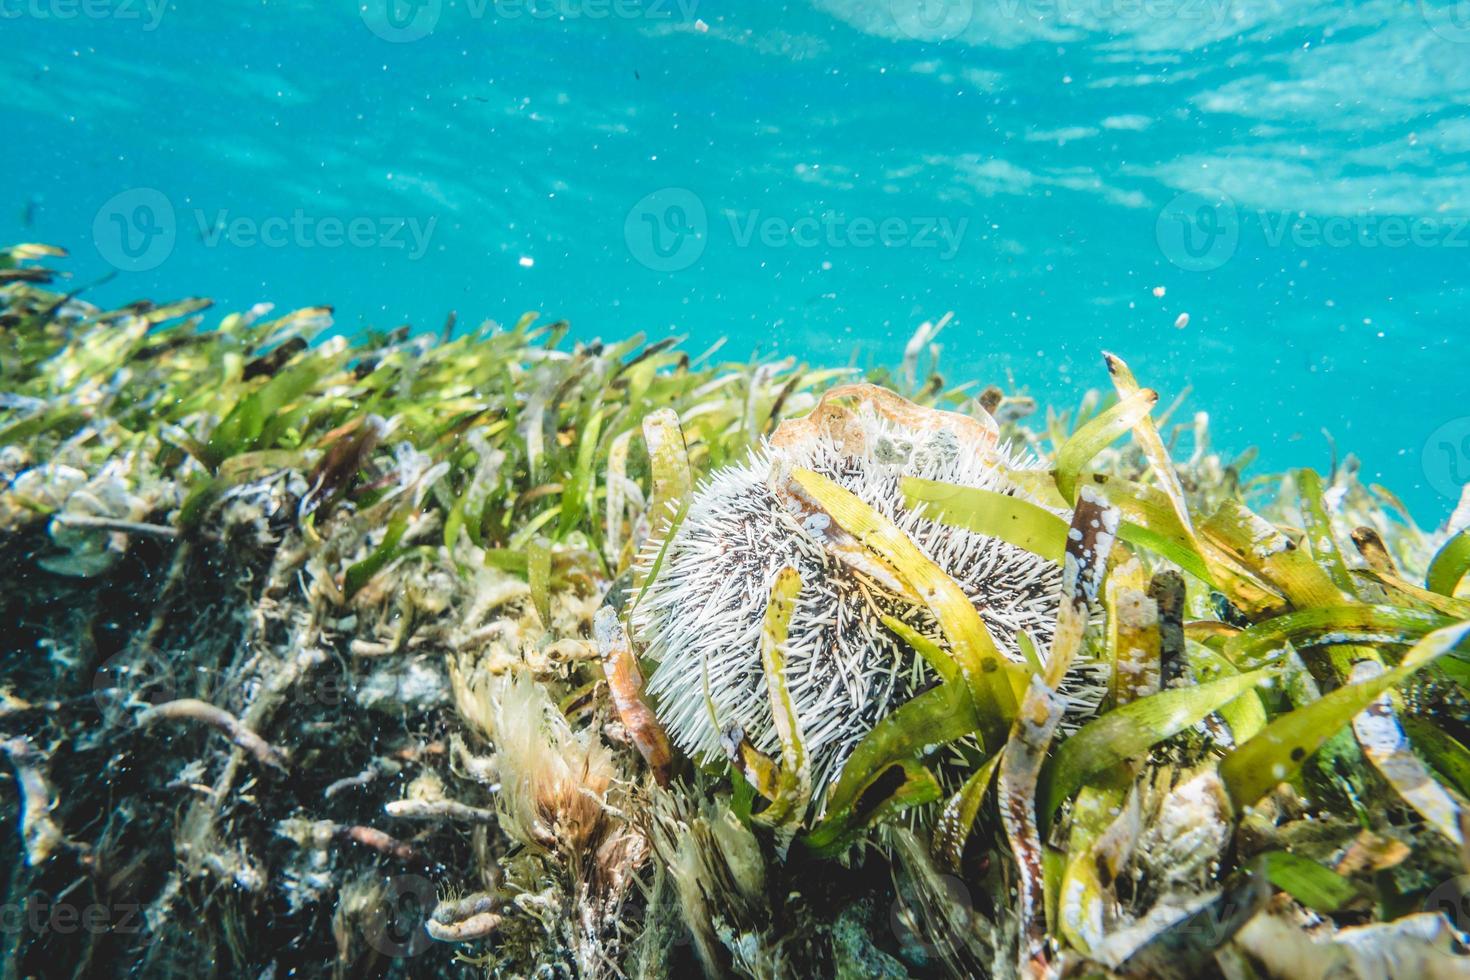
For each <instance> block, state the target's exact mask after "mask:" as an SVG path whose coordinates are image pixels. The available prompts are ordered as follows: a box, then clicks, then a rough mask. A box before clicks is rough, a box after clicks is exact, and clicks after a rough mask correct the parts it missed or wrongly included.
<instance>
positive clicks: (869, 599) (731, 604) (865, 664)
mask: <svg viewBox="0 0 1470 980" xmlns="http://www.w3.org/2000/svg"><path fill="white" fill-rule="evenodd" d="M1023 465H1026V462H1025V461H1024V460H1023V459H1021V458H1020V455H1019V454H1017V453H1015V452H1013V451H1012V450H1011V449H1010V447H1009V446H1007V445H1005V444H1003V443H1001V441H1000V439H999V436H998V433H997V429H996V426H995V423H994V421H993V420H992V419H991V418H990V417H989V416H988V415H985V414H984V413H983V411H981V410H979V409H977V416H976V417H970V416H967V415H960V414H956V413H952V412H944V411H938V410H935V409H928V408H924V407H922V406H918V405H915V404H913V403H911V402H909V401H907V400H905V399H903V398H901V397H899V396H897V395H895V394H893V393H892V392H889V391H887V390H885V389H882V388H878V387H876V386H873V385H847V386H843V387H839V388H836V389H833V390H832V391H829V392H828V393H827V394H826V395H825V396H824V397H823V398H822V400H821V402H820V404H819V405H818V406H817V408H816V409H815V410H814V411H813V412H812V413H811V415H809V416H807V417H805V418H802V419H795V420H790V421H787V422H785V423H782V425H780V426H779V427H778V428H777V430H776V432H775V433H774V434H773V435H772V437H771V439H770V440H769V442H768V443H766V444H765V445H764V446H762V447H761V448H760V449H759V450H757V451H755V452H752V453H751V454H750V456H749V457H748V458H747V459H745V460H744V461H743V462H740V463H737V464H734V465H731V466H728V467H725V468H723V469H721V470H718V471H716V472H715V473H713V474H711V475H710V476H709V477H708V478H707V479H706V480H705V481H704V482H703V483H702V484H701V485H700V486H699V487H698V488H697V489H696V490H695V492H694V496H693V498H692V500H691V501H690V502H689V506H688V512H687V515H686V516H685V519H684V520H683V522H682V523H681V524H680V525H679V526H678V528H677V530H676V531H675V532H674V537H673V539H672V540H671V541H670V542H669V543H668V545H667V547H666V548H665V549H663V551H664V554H663V558H662V561H661V563H660V564H659V567H658V571H657V574H656V576H655V577H654V578H653V580H652V581H651V582H650V583H649V586H648V588H647V591H646V592H645V594H644V595H643V597H642V599H641V601H639V602H638V604H637V606H636V608H635V609H634V611H633V618H632V621H633V625H634V628H635V631H636V633H637V634H638V636H639V637H640V638H641V639H642V641H643V643H644V644H645V653H646V654H647V655H648V656H649V657H650V658H652V659H653V660H655V661H657V663H658V666H657V668H656V669H655V670H654V672H653V674H652V676H651V677H650V678H649V683H648V693H649V694H651V695H652V696H653V698H654V699H655V701H656V705H657V712H658V715H659V719H660V720H661V721H662V722H663V724H664V725H665V727H666V728H667V729H668V732H669V734H670V736H671V737H672V739H673V740H674V741H675V743H676V744H678V746H679V747H680V748H682V749H683V750H684V751H685V752H687V753H689V754H691V755H692V756H693V757H694V758H696V759H698V760H700V761H712V760H715V759H718V758H721V757H723V755H724V750H723V748H722V740H723V742H724V744H727V745H728V744H729V737H730V736H731V735H732V734H737V736H743V737H744V738H747V739H749V740H750V742H751V743H752V744H753V745H754V746H755V747H756V748H758V749H760V750H762V751H763V752H767V753H770V752H772V751H773V750H778V749H779V738H778V734H777V731H776V727H775V725H774V724H773V719H772V714H771V708H770V703H769V701H768V698H767V686H766V683H765V679H764V675H763V673H762V665H761V653H760V642H761V640H760V637H761V625H762V621H763V619H764V617H765V612H766V605H767V601H768V597H769V595H770V590H771V585H772V583H773V582H774V580H775V578H776V576H777V574H778V573H779V572H780V571H781V570H782V569H783V568H786V567H791V568H794V569H796V570H797V572H798V573H799V574H800V576H801V581H802V583H803V585H802V589H801V593H800V596H799V598H798V600H797V605H796V609H795V612H794V614H793V616H792V619H791V624H790V629H789V633H788V637H787V643H786V656H785V660H786V669H787V683H788V685H789V689H790V695H791V698H792V701H793V702H794V704H795V707H796V714H797V717H798V719H799V721H800V723H801V734H802V737H803V740H804V742H805V745H806V750H807V754H808V757H809V759H810V764H811V776H812V784H813V788H814V790H816V796H815V799H816V800H817V801H818V804H817V805H818V808H820V806H821V803H820V801H821V800H822V799H823V791H824V790H825V788H826V787H827V786H828V785H829V784H830V783H831V782H832V781H833V780H834V779H835V777H836V775H837V773H838V772H840V770H841V767H842V764H843V762H844V761H845V760H846V759H847V757H848V755H849V754H850V753H851V751H852V749H853V747H854V745H855V744H856V743H857V742H858V741H859V740H860V739H861V738H862V737H863V736H864V735H865V734H866V733H867V732H868V731H869V730H870V729H871V728H872V727H873V725H874V724H875V723H876V722H877V720H878V719H879V718H881V717H883V716H884V715H885V714H887V713H888V712H889V710H890V709H891V708H892V707H894V706H896V705H897V704H900V703H902V702H903V701H905V700H907V699H908V698H909V697H911V696H912V695H913V694H914V693H915V692H916V691H918V690H920V689H922V688H923V687H924V686H925V685H926V684H928V683H930V682H931V681H932V680H933V678H932V676H931V675H930V673H929V670H928V667H927V665H926V664H925V663H924V662H923V660H922V658H919V657H916V656H915V655H914V654H913V653H912V651H910V650H909V649H908V647H907V645H906V644H905V643H904V642H903V641H902V640H900V639H899V638H898V637H897V636H895V635H894V634H893V633H892V632H890V630H889V629H888V628H887V627H886V626H884V625H883V623H882V622H881V617H882V616H885V615H886V616H891V617H896V618H898V619H901V620H903V621H904V622H906V623H907V624H908V625H910V626H911V627H913V628H914V629H915V630H917V631H918V632H920V633H922V634H924V635H927V636H931V637H935V638H938V637H939V635H940V633H939V629H938V626H937V624H936V623H935V621H934V619H933V617H932V616H931V615H930V614H929V612H928V611H927V609H925V608H924V607H922V606H918V605H915V604H913V603H912V602H911V601H908V600H905V599H904V598H902V597H901V596H900V595H898V594H896V593H895V591H894V590H892V589H889V588H885V587H884V586H883V584H882V583H881V582H880V581H878V580H877V579H875V578H873V577H870V576H867V575H864V574H862V573H861V572H860V571H859V570H857V569H856V568H854V567H853V565H852V564H850V563H847V562H843V561H841V560H839V559H838V558H837V557H836V556H834V555H833V554H832V553H830V552H829V551H828V549H827V547H826V546H825V545H824V544H823V542H822V540H821V535H820V534H819V533H818V532H820V531H821V530H822V528H821V527H819V526H817V525H818V524H819V523H821V522H825V521H828V520H830V518H829V517H828V516H827V515H826V514H825V513H816V514H812V515H810V516H808V517H806V518H805V520H804V521H803V520H802V519H800V518H798V517H797V516H795V515H793V513H791V512H790V511H789V510H788V509H787V508H786V507H784V506H783V505H782V502H781V499H780V495H779V493H778V490H777V488H779V487H781V486H784V485H785V483H786V479H787V477H786V474H787V473H789V472H790V470H791V469H792V468H794V467H801V468H804V469H808V470H812V471H815V472H816V473H819V474H821V475H822V476H825V477H826V478H828V479H829V480H832V481H833V482H835V483H837V484H838V485H840V486H841V487H843V488H844V489H846V490H848V491H850V492H851V493H853V494H855V495H856V496H857V497H858V498H860V499H861V500H862V501H864V502H866V503H867V504H868V505H870V506H871V507H873V508H874V509H875V510H877V511H878V512H879V513H881V514H882V515H883V516H885V517H887V518H888V519H889V520H891V521H892V522H893V523H894V524H895V525H897V526H898V527H899V528H900V529H901V530H902V531H903V532H904V533H906V534H907V535H908V536H909V537H910V539H912V540H913V542H914V543H915V544H916V545H917V546H918V547H919V548H920V549H921V550H922V551H923V552H924V554H925V555H927V556H928V557H929V559H930V560H931V561H933V562H934V563H935V564H936V565H938V566H939V567H940V568H941V569H943V570H944V571H945V572H947V573H948V574H949V575H950V576H951V577H953V579H954V580H955V581H956V582H957V583H958V584H959V585H960V587H961V588H962V589H963V590H964V592H965V594H966V595H967V596H968V598H969V599H970V601H971V602H972V603H973V605H974V606H975V608H976V610H977V611H978V612H979V614H980V616H981V618H982V619H983V621H984V623H985V626H986V627H987V628H988V629H989V631H990V633H991V635H992V637H993V638H994V639H995V641H996V644H997V645H998V646H999V648H1000V649H1001V650H1002V651H1003V652H1004V653H1005V654H1007V655H1008V656H1010V657H1011V658H1012V659H1014V660H1017V661H1020V660H1021V659H1022V654H1021V652H1020V649H1019V647H1018V640H1017V636H1018V634H1020V633H1022V632H1025V633H1026V634H1028V635H1029V636H1030V638H1031V639H1032V640H1033V641H1034V642H1035V644H1036V646H1037V647H1038V648H1040V649H1045V648H1046V646H1047V645H1048V643H1049V641H1050V639H1051V635H1052V631H1053V629H1054V627H1055V624H1056V617H1057V602H1058V598H1057V597H1058V588H1059V585H1060V582H1061V570H1060V568H1059V567H1058V566H1056V565H1055V564H1053V563H1051V562H1048V561H1047V560H1045V559H1043V558H1041V557H1038V556H1037V555H1034V554H1032V553H1030V552H1028V551H1024V550H1022V549H1020V548H1018V547H1015V546H1014V545H1011V544H1009V543H1006V542H1004V541H1001V540H998V539H996V538H993V537H989V536H986V535H982V534H978V533H975V532H972V531H968V530H964V529H961V528H956V527H952V526H948V525H944V524H940V523H937V522H935V521H932V520H929V519H928V518H926V517H924V516H923V515H922V514H921V513H920V512H918V511H916V510H912V509H910V508H908V507H906V506H905V504H904V499H903V494H902V492H901V489H900V479H901V478H902V477H906V476H913V477H922V478H925V479H930V480H940V481H944V482H947V483H952V484H956V485H959V486H965V487H974V488H980V489H985V490H992V491H998V492H1002V493H1007V494H1019V493H1020V492H1021V491H1020V490H1019V489H1018V488H1017V487H1015V486H1014V485H1013V484H1012V483H1011V481H1010V480H1009V479H1008V478H1007V477H1006V475H1005V474H1006V471H1008V470H1010V469H1013V468H1015V467H1018V466H1023ZM650 564H651V563H650V562H649V559H648V557H645V568H648V567H649V565H650ZM1080 670H1081V672H1082V673H1081V676H1073V677H1070V678H1069V679H1068V681H1066V682H1064V684H1063V690H1062V693H1063V694H1064V695H1065V696H1068V697H1069V699H1070V702H1071V705H1070V707H1071V709H1072V711H1071V712H1069V713H1072V714H1074V715H1075V714H1076V713H1086V712H1090V711H1091V709H1093V708H1095V707H1096V704H1097V702H1098V701H1099V700H1100V698H1101V693H1102V692H1101V688H1100V687H1099V686H1098V685H1096V684H1094V683H1092V682H1091V680H1090V678H1089V677H1088V676H1086V671H1087V667H1086V666H1085V665H1084V666H1083V667H1082V668H1080ZM738 740H739V739H738V737H737V738H736V741H738Z"/></svg>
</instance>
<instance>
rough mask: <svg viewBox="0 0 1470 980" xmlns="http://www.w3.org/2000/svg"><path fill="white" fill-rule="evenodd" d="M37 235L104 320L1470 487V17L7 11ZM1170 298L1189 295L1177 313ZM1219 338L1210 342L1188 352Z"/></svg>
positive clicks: (10, 147)
mask: <svg viewBox="0 0 1470 980" xmlns="http://www.w3.org/2000/svg"><path fill="white" fill-rule="evenodd" d="M0 39H3V45H4V46H3V51H4V54H5V56H4V58H0V86H3V91H4V92H5V95H6V98H5V109H4V110H3V112H4V116H3V119H4V133H5V137H4V141H3V145H4V146H5V149H6V152H4V153H0V186H3V187H4V188H5V195H6V199H5V201H4V202H3V211H0V240H4V241H17V240H38V241H45V242H50V243H54V244H59V245H63V246H65V247H67V248H68V249H70V250H71V252H72V253H73V255H74V261H73V263H72V264H71V268H72V269H73V270H74V273H75V279H74V285H77V286H80V285H84V284H89V283H93V282H95V281H96V280H99V279H102V278H103V277H105V276H107V275H109V274H115V275H114V277H113V278H112V279H110V280H108V281H106V282H103V283H101V284H100V285H96V286H95V287H94V288H92V289H91V290H90V292H89V294H88V295H90V296H91V297H92V298H94V299H96V300H97V301H98V302H114V301H117V302H120V301H126V300H131V299H135V298H138V297H149V298H153V299H159V300H161V299H166V298H171V297H176V296H179V295H182V294H203V295H208V296H212V297H214V298H215V299H216V300H217V301H218V302H219V303H220V304H221V306H222V307H224V308H226V309H244V308H248V307H250V306H252V305H253V304H256V303H259V302H263V301H269V302H274V303H275V304H277V307H278V308H291V307H296V306H302V305H309V304H318V303H329V304H331V305H333V306H335V308H336V311H337V323H338V325H339V327H340V329H343V330H346V331H355V330H358V329H362V328H366V327H369V326H373V327H392V326H395V325H397V324H400V323H405V322H407V323H412V324H414V325H415V326H416V327H417V328H420V329H425V330H429V329H434V330H437V329H439V327H440V326H441V325H442V323H443V322H444V319H445V317H446V314H447V313H448V311H450V310H455V311H457V313H458V316H459V319H460V322H461V323H464V322H478V321H479V320H481V319H484V318H493V319H497V320H501V321H509V320H513V319H514V318H515V317H516V316H517V315H518V314H519V313H520V312H521V311H523V310H540V311H542V312H543V313H544V314H545V315H547V316H552V317H565V318H567V319H570V320H571V321H572V324H573V327H574V330H575V332H576V333H577V334H578V335H579V336H583V337H592V336H604V337H616V336H622V335H626V334H628V333H631V332H634V331H639V330H641V331H645V332H647V333H648V334H649V335H650V336H651V337H658V336H664V335H668V334H671V333H672V334H680V335H686V336H687V337H688V338H689V340H688V344H689V346H690V347H691V348H695V349H702V348H704V347H705V346H707V345H708V344H710V343H712V342H714V341H715V340H716V339H717V338H719V337H722V336H724V337H728V338H729V342H728V344H727V346H726V347H725V349H724V353H725V354H726V355H728V356H733V357H736V358H744V357H746V356H749V355H751V354H752V353H754V352H761V353H771V352H775V351H779V352H782V353H790V354H795V355H797V356H798V357H801V358H805V359H808V360H811V361H815V362H820V363H828V364H846V363H849V362H851V361H854V359H855V360H856V363H859V364H865V365H866V364H893V363H896V362H897V361H898V359H899V358H900V356H901V355H902V351H903V347H904V344H905V342H906V341H907V340H908V338H909V337H910V335H911V334H912V332H913V331H914V328H915V327H916V326H917V325H918V324H920V323H921V322H923V321H924V320H925V319H933V318H937V317H939V316H941V315H943V314H944V313H946V312H949V311H953V312H954V314H955V319H954V321H953V322H952V323H951V324H950V325H949V326H948V328H947V329H946V330H945V331H944V332H943V333H942V334H941V335H940V337H939V341H940V343H941V344H942V345H943V358H942V364H943V366H944V367H945V369H946V371H947V374H948V375H949V377H950V378H951V379H958V378H960V377H971V376H973V377H978V378H981V379H984V380H987V381H991V380H993V381H999V382H1001V383H1005V384H1015V385H1022V386H1025V387H1026V388H1027V389H1029V390H1030V391H1031V392H1032V393H1034V394H1036V395H1037V396H1038V397H1040V398H1041V399H1043V401H1046V402H1051V403H1054V404H1059V405H1069V404H1073V403H1074V402H1075V400H1076V398H1077V397H1078V395H1079V393H1080V391H1081V390H1082V389H1084V388H1086V387H1089V386H1099V385H1105V384H1106V375H1105V372H1104V371H1103V368H1102V365H1101V361H1100V359H1099V356H1098V352H1099V350H1101V349H1103V348H1107V349H1110V350H1114V351H1116V352H1118V353H1120V354H1122V355H1123V356H1125V357H1126V358H1127V359H1128V360H1129V361H1130V362H1131V363H1132V365H1133V367H1134V370H1135V372H1136V373H1137V374H1138V375H1139V376H1140V378H1142V379H1143V380H1144V381H1145V382H1146V383H1148V384H1151V385H1153V386H1155V387H1158V388H1160V389H1161V390H1162V391H1163V392H1164V394H1165V398H1166V399H1168V398H1170V397H1172V395H1173V394H1174V393H1176V392H1178V391H1179V390H1180V389H1182V388H1183V387H1184V386H1186V385H1192V386H1193V394H1192V396H1191V399H1190V402H1189V405H1190V406H1191V407H1192V408H1193V409H1197V410H1205V411H1208V412H1209V413H1210V415H1211V419H1212V425H1213V429H1214V432H1215V439H1216V444H1217V445H1218V446H1220V447H1221V448H1223V449H1226V450H1238V449H1241V448H1244V447H1245V446H1246V445H1248V444H1259V445H1260V446H1261V447H1262V451H1263V460H1262V464H1263V465H1264V466H1267V467H1287V466H1299V465H1312V466H1316V467H1317V468H1318V469H1324V470H1325V469H1326V468H1327V467H1328V466H1329V465H1330V461H1331V456H1330V449H1329V446H1328V442H1327V440H1326V439H1325V438H1324V436H1323V434H1322V432H1323V430H1327V431H1328V432H1330V433H1331V434H1332V436H1333V437H1334V438H1335V439H1336V441H1337V444H1338V446H1339V448H1340V449H1341V450H1343V451H1352V452H1354V453H1356V454H1357V455H1358V456H1360V457H1361V459H1362V461H1363V468H1364V472H1365V475H1366V477H1367V478H1368V479H1370V480H1373V481H1378V482H1382V483H1384V484H1385V485H1387V486H1389V487H1391V488H1393V489H1394V490H1395V491H1396V492H1398V493H1399V494H1400V495H1401V496H1403V497H1404V498H1405V499H1406V500H1407V501H1409V503H1410V504H1411V506H1412V508H1413V510H1414V511H1415V513H1416V515H1417V516H1418V517H1419V519H1420V520H1421V521H1422V522H1424V523H1438V522H1439V521H1440V520H1442V519H1443V518H1444V517H1445V515H1447V514H1448V513H1449V511H1450V509H1451V507H1452V505H1453V501H1454V498H1455V496H1456V495H1457V494H1458V487H1459V485H1460V484H1461V483H1463V482H1464V481H1465V480H1466V479H1470V404H1467V402H1470V398H1467V393H1470V384H1467V381H1466V375H1467V368H1470V352H1467V345H1466V343H1465V339H1464V338H1465V330H1466V326H1467V320H1470V317H1467V312H1470V297H1467V292H1466V285H1467V282H1470V224H1467V223H1466V220H1465V217H1466V216H1470V179H1467V177H1470V113H1467V109H1466V104H1467V99H1470V4H1466V3H1460V4H1459V5H1458V6H1456V5H1453V4H1451V5H1447V6H1440V5H1436V4H1431V3H1429V2H1428V0H1426V2H1425V3H1423V4H1415V3H1412V2H1397V3H1393V2H1365V3H1357V4H1353V5H1352V6H1351V7H1350V8H1347V9H1333V8H1332V7H1331V6H1330V5H1326V4H1320V3H1307V2H1304V0H1264V2H1262V0H986V2H983V3H982V2H978V0H977V2H974V3H971V2H966V0H957V2H951V3H947V4H943V3H939V2H937V0H931V2H927V3H926V2H914V3H907V4H906V3H903V2H902V0H894V2H892V3H890V2H889V0H812V2H810V3H790V4H780V5H777V4H760V3H756V2H754V0H746V2H744V3H730V2H716V0H642V2H635V0H560V2H553V0H502V2H500V3H492V2H490V0H457V2H440V0H415V2H409V0H363V2H362V3H361V4H355V3H349V2H340V3H321V4H308V3H304V2H302V3H279V2H267V0H256V2H249V3H246V2H233V0H231V2H225V0H215V2H210V3H188V4H177V5H175V4H163V3H161V2H160V0H0ZM1159 293H1162V295H1157V294H1159ZM1184 315H1187V322H1185V320H1184Z"/></svg>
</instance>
